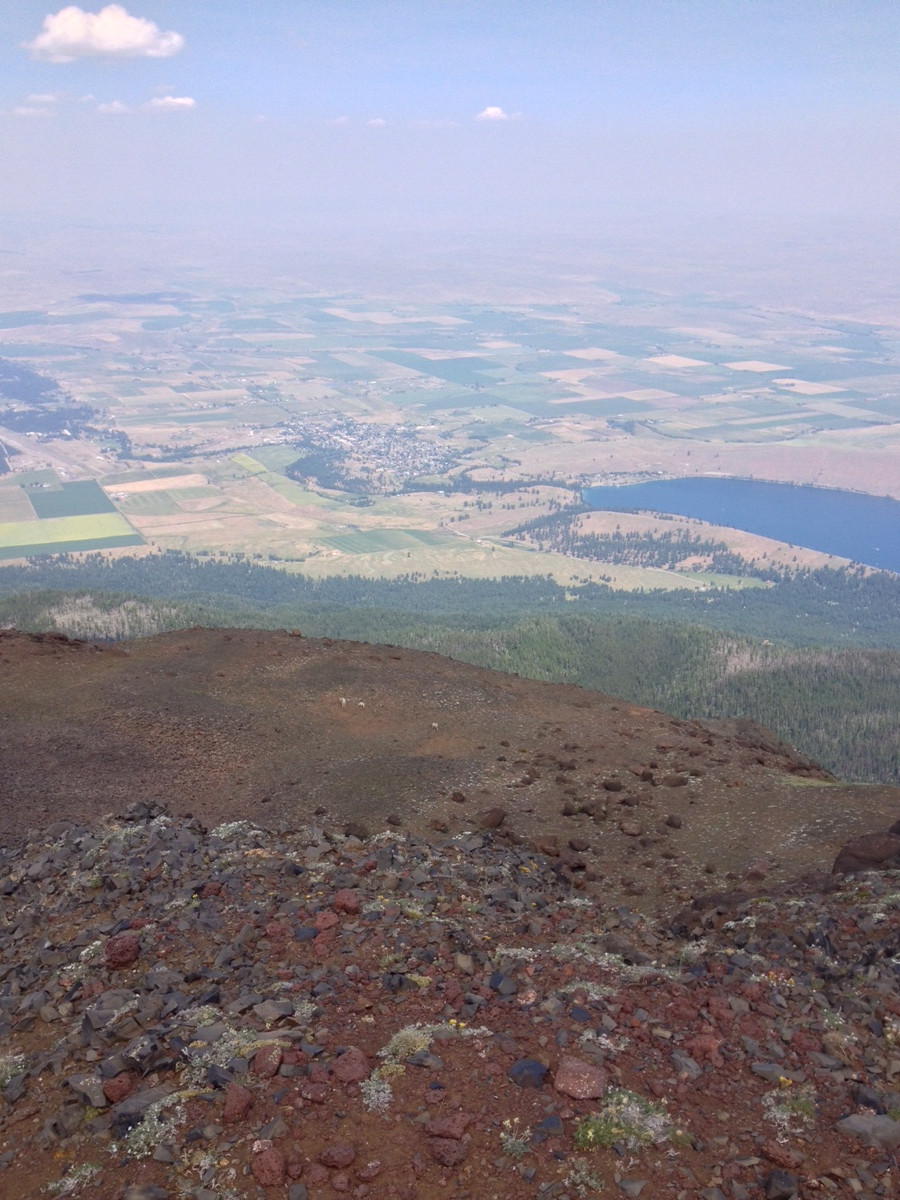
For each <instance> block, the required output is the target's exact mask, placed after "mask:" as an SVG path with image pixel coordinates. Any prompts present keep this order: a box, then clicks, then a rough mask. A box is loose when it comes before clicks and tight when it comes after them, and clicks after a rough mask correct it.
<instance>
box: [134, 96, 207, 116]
mask: <svg viewBox="0 0 900 1200" xmlns="http://www.w3.org/2000/svg"><path fill="white" fill-rule="evenodd" d="M196 104H197V101H196V100H195V99H194V98H193V96H154V97H153V99H152V100H148V101H147V103H146V104H145V105H144V106H143V107H144V108H151V109H153V110H154V112H161V111H162V112H165V111H168V112H187V111H188V110H189V109H191V108H194V107H196Z"/></svg>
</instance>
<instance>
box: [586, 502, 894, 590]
mask: <svg viewBox="0 0 900 1200" xmlns="http://www.w3.org/2000/svg"><path fill="white" fill-rule="evenodd" d="M584 500H585V503H586V504H589V505H590V506H591V508H596V509H604V510H607V511H610V510H611V511H613V512H634V511H640V510H650V511H652V512H664V513H674V514H676V515H678V516H682V517H694V518H697V519H698V520H701V521H710V522H711V523H712V524H714V525H728V526H731V528H733V529H746V530H747V531H748V532H750V533H759V534H763V535H764V536H765V537H770V538H776V539H777V540H778V541H780V542H789V543H791V544H792V545H794V546H807V547H809V548H810V549H811V550H822V551H824V552H825V553H827V554H837V555H840V557H841V558H849V559H852V560H853V562H858V563H865V564H866V565H867V566H870V567H880V568H882V569H883V570H886V571H895V572H897V573H898V574H900V500H891V499H888V498H886V497H883V496H865V495H862V494H860V493H859V492H841V491H838V490H837V489H832V488H819V487H801V486H794V485H792V484H786V483H762V482H760V481H759V480H755V479H705V478H691V479H668V480H656V481H654V482H652V483H636V484H631V485H629V486H627V487H592V488H585V489H584Z"/></svg>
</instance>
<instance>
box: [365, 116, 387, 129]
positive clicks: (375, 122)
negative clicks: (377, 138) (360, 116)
mask: <svg viewBox="0 0 900 1200" xmlns="http://www.w3.org/2000/svg"><path fill="white" fill-rule="evenodd" d="M366 124H367V125H368V126H369V128H370V129H380V128H381V127H382V125H387V121H386V120H385V119H384V117H373V118H372V120H371V121H366Z"/></svg>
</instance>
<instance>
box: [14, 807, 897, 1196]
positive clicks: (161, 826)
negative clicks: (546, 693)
mask: <svg viewBox="0 0 900 1200" xmlns="http://www.w3.org/2000/svg"><path fill="white" fill-rule="evenodd" d="M898 887H900V875H898V874H897V873H894V872H883V873H878V874H874V873H872V874H868V875H861V876H854V877H844V876H840V875H835V876H831V875H823V876H820V877H813V878H808V879H806V880H805V881H801V882H798V883H796V884H795V885H793V886H787V887H784V888H780V889H775V890H774V891H773V892H771V893H770V894H756V893H754V892H752V891H750V892H748V891H745V892H743V893H741V892H732V893H729V894H722V895H720V896H718V897H715V896H712V897H707V898H705V899H703V898H699V899H698V900H697V901H696V902H695V904H694V905H693V906H691V907H689V908H687V909H685V910H684V911H682V912H681V913H677V914H673V915H672V918H671V920H669V921H668V922H665V923H660V922H657V921H651V920H649V919H648V918H646V917H644V916H642V915H641V914H639V913H636V912H634V911H633V910H632V909H630V908H628V907H627V906H624V905H620V904H616V903H614V902H611V903H604V902H603V901H602V899H599V898H587V897H585V895H584V894H583V892H582V891H579V890H578V889H576V888H574V887H573V886H572V884H571V882H570V880H568V879H567V878H566V877H565V875H564V874H563V873H561V871H560V870H559V869H558V864H556V863H555V862H554V860H552V859H549V858H546V857H544V856H541V855H537V854H534V853H533V852H531V851H530V850H527V849H523V848H515V847H510V846H509V845H508V844H507V843H504V842H499V843H498V841H497V840H496V839H495V836H494V835H493V834H491V833H483V832H473V833H469V834H465V835H458V836H455V837H449V838H445V839H438V840H435V841H428V840H425V839H422V838H419V837H416V836H414V835H411V834H410V835H402V836H398V835H395V834H393V833H383V834H381V835H379V836H377V837H375V838H371V839H366V840H361V839H358V838H355V837H352V836H351V837H346V836H343V835H335V834H328V833H326V832H325V831H324V830H322V829H320V828H317V827H315V826H309V827H306V828H302V829H295V830H283V831H281V832H276V831H268V832H264V831H262V830H259V829H256V828H254V827H253V826H252V825H251V824H250V823H249V822H232V823H228V824H225V825H223V826H221V827H219V828H217V829H213V830H211V831H209V832H206V831H204V830H203V828H202V826H201V825H200V824H199V822H197V821H196V820H192V821H187V822H185V821H178V820H173V819H172V818H171V816H170V815H169V814H167V813H165V812H164V811H162V810H160V809H159V808H158V807H156V806H151V805H144V804H136V805H134V806H133V807H132V808H131V810H130V811H129V812H128V813H126V814H125V816H124V817H123V818H121V819H117V820H112V821H109V822H107V823H104V824H101V825H98V826H95V827H89V826H84V825H78V824H75V823H70V822H60V823H57V824H55V825H53V826H51V827H49V828H47V829H46V830H45V831H44V832H43V833H42V834H41V835H40V836H39V837H37V838H36V840H34V841H32V842H30V843H29V845H28V848H27V851H26V853H25V854H24V855H23V854H20V853H19V854H7V855H6V861H5V862H4V863H3V864H2V867H0V898H2V907H3V920H4V924H3V932H2V934H0V948H2V963H3V965H2V967H0V1035H2V1045H3V1057H2V1059H0V1083H2V1085H3V1092H2V1095H3V1100H2V1102H0V1103H2V1110H0V1168H2V1169H0V1193H2V1195H4V1196H9V1197H14V1196H15V1197H31V1196H38V1195H44V1194H62V1195H68V1194H76V1195H78V1196H81V1197H83V1198H84V1200H100V1198H103V1200H120V1198H122V1197H127V1198H128V1200H138V1198H140V1200H153V1198H158V1200H162V1198H163V1197H173V1198H174V1197H180V1196H183V1197H194V1198H195V1200H227V1198H230V1197H253V1198H257V1197H259V1198H262V1197H285V1198H290V1200H304V1198H305V1197H310V1198H316V1197H323V1198H326V1200H327V1198H330V1197H332V1196H335V1195H344V1194H348V1193H349V1194H350V1195H352V1196H353V1197H356V1198H359V1200H362V1198H364V1197H369V1196H371V1197H382V1196H384V1197H397V1198H399V1200H413V1198H419V1200H425V1198H430V1197H438V1196H446V1195H453V1196H460V1197H479V1198H481V1197H494V1196H496V1197H503V1198H505V1200H510V1198H519V1197H521V1198H522V1200H526V1198H528V1200H531V1198H540V1197H551V1196H552V1197H559V1198H560V1200H561V1198H562V1197H565V1196H569V1197H576V1196H577V1197H589V1196H592V1195H595V1194H597V1195H599V1194H601V1193H605V1194H606V1195H613V1196H614V1195H619V1194H623V1195H625V1196H633V1197H636V1196H641V1195H643V1196H644V1197H645V1200H650V1198H654V1197H685V1198H687V1197H691V1198H693V1197H698V1198H702V1200H722V1198H723V1197H724V1198H725V1200H749V1198H751V1197H760V1196H766V1197H769V1198H770V1200H777V1198H779V1197H784V1198H788V1197H791V1196H795V1195H797V1196H802V1197H819V1196H835V1197H849V1196H856V1197H859V1198H860V1200H868V1198H870V1197H875V1196H892V1195H895V1194H896V1191H897V1185H898V1176H897V1163H896V1157H895V1154H896V1148H897V1146H898V1145H900V1091H898V1090H895V1089H897V1088H898V1086H900V1084H898V1079H897V1077H898V1075H900V998H898V993H897V973H898V952H900V908H898V901H900V891H898Z"/></svg>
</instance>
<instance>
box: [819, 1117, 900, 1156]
mask: <svg viewBox="0 0 900 1200" xmlns="http://www.w3.org/2000/svg"><path fill="white" fill-rule="evenodd" d="M835 1128H836V1129H838V1130H840V1132H841V1133H845V1134H852V1135H854V1136H856V1137H858V1138H861V1139H862V1140H863V1141H864V1142H865V1143H866V1145H867V1146H877V1147H878V1149H879V1150H891V1151H894V1150H896V1149H897V1148H898V1146H900V1121H894V1120H892V1118H891V1117H885V1116H877V1115H875V1116H869V1115H868V1114H866V1113H854V1114H853V1115H852V1116H850V1117H844V1118H842V1119H841V1120H840V1121H838V1122H837V1123H836V1125H835Z"/></svg>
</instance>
